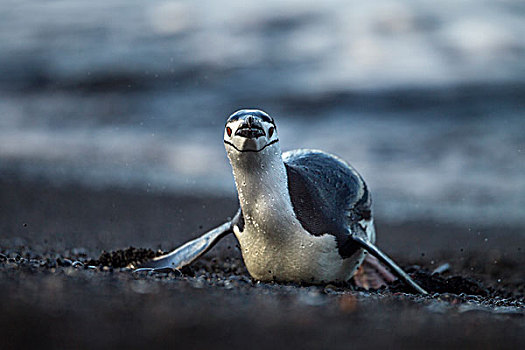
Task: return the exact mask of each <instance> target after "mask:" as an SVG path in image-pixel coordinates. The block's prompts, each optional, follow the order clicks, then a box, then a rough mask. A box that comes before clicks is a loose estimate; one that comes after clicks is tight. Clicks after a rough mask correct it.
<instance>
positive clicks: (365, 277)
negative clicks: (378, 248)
mask: <svg viewBox="0 0 525 350" xmlns="http://www.w3.org/2000/svg"><path fill="white" fill-rule="evenodd" d="M395 280H396V276H394V275H393V274H392V273H391V272H390V271H388V270H387V269H386V268H385V267H384V266H383V265H382V264H381V263H380V262H379V260H377V258H376V257H374V256H372V255H366V257H365V260H364V261H363V264H361V266H359V269H358V270H357V271H356V273H355V274H354V282H355V284H356V285H357V286H358V287H361V288H364V289H367V290H368V289H370V288H372V289H379V288H381V287H382V286H386V285H387V284H388V283H390V282H393V281H395Z"/></svg>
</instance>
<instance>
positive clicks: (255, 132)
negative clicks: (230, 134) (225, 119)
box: [235, 116, 266, 139]
mask: <svg viewBox="0 0 525 350" xmlns="http://www.w3.org/2000/svg"><path fill="white" fill-rule="evenodd" d="M235 135H236V136H242V137H245V138H248V139H257V138H259V137H264V136H266V134H265V133H264V129H263V127H262V125H261V123H260V122H259V121H258V120H256V119H254V118H252V117H251V116H249V117H248V118H246V119H245V120H244V122H243V123H242V124H241V125H240V126H239V128H238V129H237V131H236V132H235Z"/></svg>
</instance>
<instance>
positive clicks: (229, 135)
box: [226, 126, 232, 137]
mask: <svg viewBox="0 0 525 350" xmlns="http://www.w3.org/2000/svg"><path fill="white" fill-rule="evenodd" d="M226 133H227V134H228V137H231V136H232V129H230V127H229V126H227V127H226Z"/></svg>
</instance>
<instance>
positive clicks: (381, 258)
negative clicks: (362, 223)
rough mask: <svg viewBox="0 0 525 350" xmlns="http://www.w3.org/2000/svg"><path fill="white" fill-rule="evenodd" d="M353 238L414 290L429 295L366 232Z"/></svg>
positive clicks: (352, 237) (353, 235)
mask: <svg viewBox="0 0 525 350" xmlns="http://www.w3.org/2000/svg"><path fill="white" fill-rule="evenodd" d="M351 239H352V240H353V241H354V242H355V243H356V244H357V245H359V246H360V247H361V248H363V249H365V250H366V251H367V252H368V253H369V254H371V255H373V256H374V257H376V258H377V259H378V260H379V261H381V262H382V263H383V264H385V265H386V266H387V267H388V268H389V269H390V270H391V271H392V272H393V273H394V274H396V275H397V277H398V278H399V279H401V280H402V281H404V282H405V283H406V284H408V285H409V286H410V287H411V288H412V289H414V291H416V292H418V293H420V294H423V295H427V294H428V292H427V291H426V290H424V289H423V288H422V287H421V286H420V285H418V284H417V283H416V282H415V281H414V280H413V279H412V278H411V277H410V276H409V275H408V274H407V273H406V272H405V271H403V269H402V268H400V267H399V266H398V265H397V264H396V263H395V262H394V261H393V260H392V259H390V258H389V257H388V256H387V255H386V254H385V253H383V252H382V251H381V250H379V248H377V247H376V246H375V245H374V244H373V243H372V242H370V241H369V240H368V239H367V238H366V237H365V235H364V234H362V233H360V232H357V233H355V234H352V236H351Z"/></svg>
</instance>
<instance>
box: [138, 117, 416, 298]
mask: <svg viewBox="0 0 525 350" xmlns="http://www.w3.org/2000/svg"><path fill="white" fill-rule="evenodd" d="M224 144H225V148H226V152H227V155H228V158H229V160H230V163H231V165H232V169H233V174H234V178H235V183H236V187H237V192H238V196H239V203H240V209H239V211H238V213H237V215H236V216H235V217H234V218H233V219H232V220H231V221H229V222H227V223H225V224H223V225H221V226H219V227H218V228H216V229H214V230H211V231H209V232H208V233H206V234H204V235H203V236H201V237H199V238H197V239H195V240H193V241H190V242H188V243H187V244H185V245H184V246H182V247H180V248H178V249H176V250H175V251H173V252H172V253H170V254H167V255H165V256H163V257H159V258H157V259H155V260H154V261H153V262H150V263H149V264H147V265H145V267H143V268H146V269H158V268H180V267H182V266H184V265H187V264H189V263H191V262H192V261H194V260H195V259H197V258H198V257H199V256H200V255H202V254H203V253H204V252H206V251H207V250H208V249H209V248H210V247H211V246H213V244H214V243H215V242H217V241H218V240H219V239H220V238H222V237H223V236H224V235H226V234H228V233H231V232H233V233H234V234H235V236H236V238H237V240H238V241H239V245H240V248H241V253H242V257H243V260H244V263H245V264H246V267H247V269H248V272H249V273H250V275H251V276H252V277H253V278H255V279H257V280H261V281H279V282H298V283H302V282H306V283H327V282H341V281H346V280H348V279H350V278H351V277H352V276H353V275H354V273H355V271H356V270H357V269H358V268H359V266H360V265H361V264H362V262H363V260H364V258H365V254H366V251H368V252H370V253H371V254H372V255H374V256H376V257H378V258H379V259H380V260H381V261H382V262H383V263H385V264H386V265H387V266H388V267H390V268H391V269H392V270H393V271H394V272H395V273H396V274H397V275H398V276H400V277H401V278H402V279H404V280H405V281H406V282H407V283H409V284H410V285H411V286H412V287H414V288H415V289H416V290H417V291H419V292H421V293H426V292H425V291H424V290H423V289H421V287H419V286H418V285H417V284H415V283H414V282H413V281H412V280H411V279H410V277H409V276H408V275H406V274H405V273H404V272H403V271H402V270H401V269H400V268H399V267H398V266H397V265H396V264H395V263H394V262H393V261H392V260H390V259H389V258H388V257H387V256H386V255H384V254H383V253H381V252H380V251H379V250H378V249H377V247H375V246H374V242H375V230H374V224H373V216H372V210H371V198H370V192H369V191H368V188H367V186H366V184H365V182H364V181H363V179H362V177H361V176H360V175H359V174H358V173H357V171H356V170H355V169H353V168H352V167H351V166H350V165H349V164H347V163H346V162H344V161H343V160H341V159H339V158H337V157H336V156H333V155H331V154H328V153H325V152H322V151H317V150H307V149H301V150H295V151H290V152H285V153H282V152H281V148H280V145H279V138H278V134H277V130H276V126H275V122H274V120H273V119H272V118H271V117H270V116H269V115H268V114H266V113H265V112H262V111H260V110H240V111H237V112H235V113H234V114H232V115H231V116H230V117H229V119H228V120H227V122H226V126H225V130H224Z"/></svg>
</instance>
